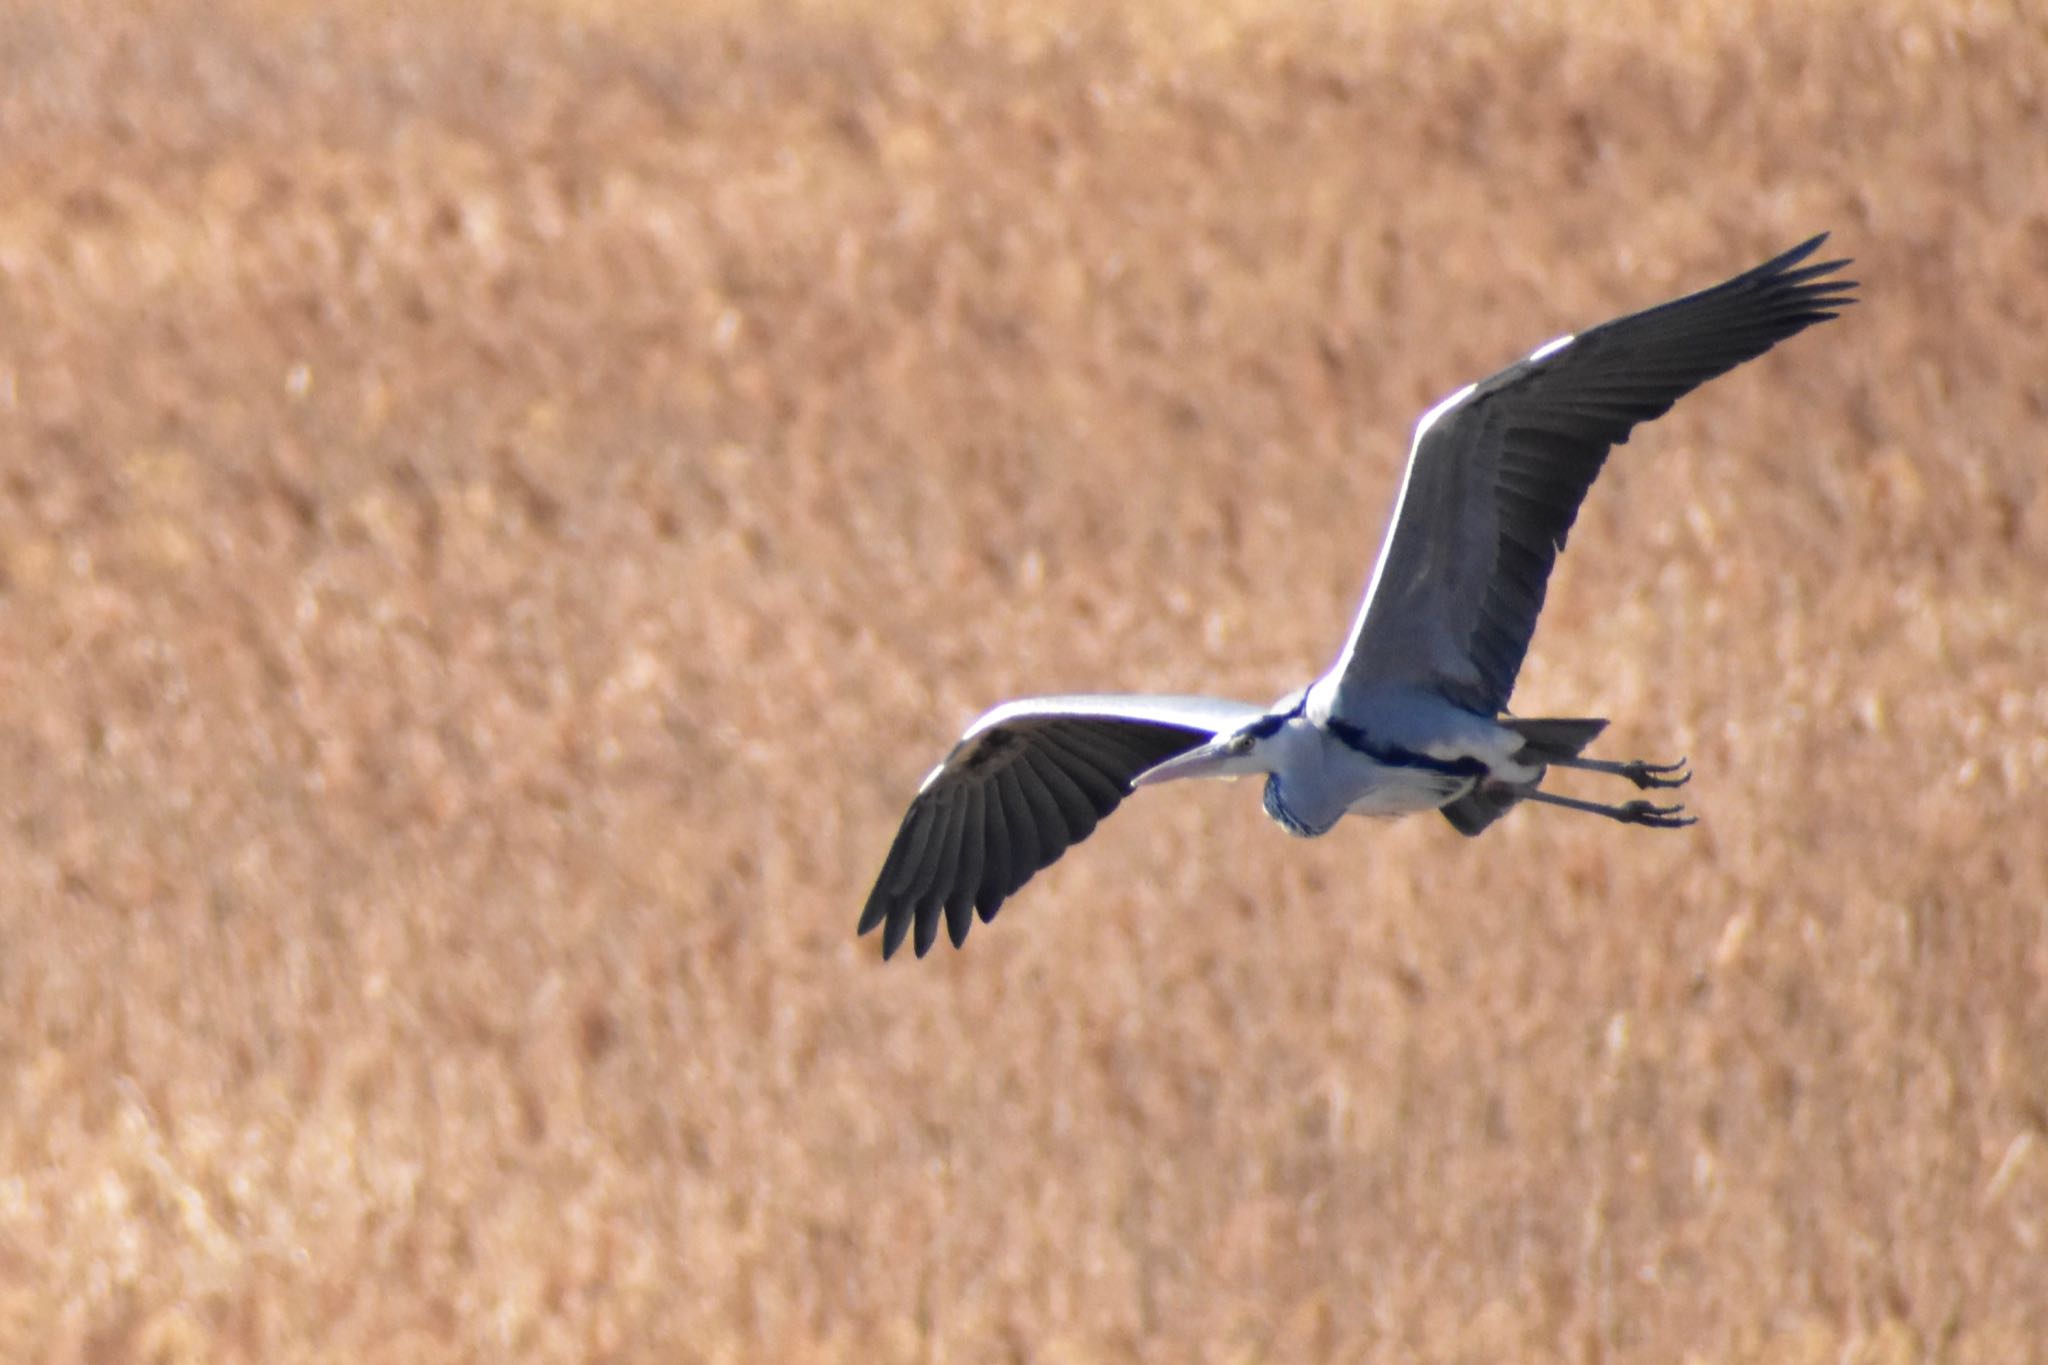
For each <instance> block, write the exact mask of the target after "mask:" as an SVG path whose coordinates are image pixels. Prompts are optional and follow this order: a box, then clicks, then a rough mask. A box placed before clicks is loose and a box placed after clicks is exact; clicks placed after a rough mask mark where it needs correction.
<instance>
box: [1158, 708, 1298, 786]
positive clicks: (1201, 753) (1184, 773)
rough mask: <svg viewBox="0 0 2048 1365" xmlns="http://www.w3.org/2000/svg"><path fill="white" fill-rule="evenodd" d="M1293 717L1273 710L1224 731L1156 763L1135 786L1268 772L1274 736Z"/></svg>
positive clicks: (1272, 763)
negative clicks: (1190, 778)
mask: <svg viewBox="0 0 2048 1365" xmlns="http://www.w3.org/2000/svg"><path fill="white" fill-rule="evenodd" d="M1291 718H1292V713H1290V712H1281V711H1273V712H1269V713H1267V714H1266V715H1263V716H1259V717H1257V718H1256V719H1254V720H1251V721H1247V722H1246V723H1245V724H1243V725H1240V726H1238V727H1237V728H1236V729H1235V730H1226V731H1224V732H1223V733H1222V734H1220V735H1218V736H1216V738H1214V739H1212V740H1210V741H1209V742H1208V743H1207V744H1200V745H1197V746H1195V747H1194V748H1192V749H1190V750H1188V751H1187V752H1186V753H1184V754H1179V755H1176V756H1175V757H1173V758H1169V759H1167V760H1166V761H1165V762H1164V763H1160V764H1156V765H1154V766H1153V767H1151V768H1148V769H1146V770H1145V771H1144V772H1142V773H1140V774H1139V775H1138V779H1137V782H1136V783H1135V785H1137V786H1140V787H1149V786H1151V785H1152V784H1153V783H1155V782H1172V781H1175V780H1177V779H1179V778H1183V777H1249V776H1252V775H1253V774H1256V773H1270V772H1272V771H1273V770H1274V768H1275V767H1276V766H1277V764H1278V762H1279V760H1278V757H1277V755H1276V754H1275V745H1276V740H1275V737H1276V736H1278V735H1279V734H1280V732H1281V729H1282V728H1283V727H1284V726H1285V725H1286V724H1287V722H1288V721H1289V720H1290V719H1291Z"/></svg>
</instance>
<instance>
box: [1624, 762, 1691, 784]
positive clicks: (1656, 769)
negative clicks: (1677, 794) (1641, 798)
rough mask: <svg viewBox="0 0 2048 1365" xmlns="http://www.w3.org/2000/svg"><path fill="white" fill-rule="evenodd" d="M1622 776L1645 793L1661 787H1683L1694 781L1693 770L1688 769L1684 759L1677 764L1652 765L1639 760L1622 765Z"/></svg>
mask: <svg viewBox="0 0 2048 1365" xmlns="http://www.w3.org/2000/svg"><path fill="white" fill-rule="evenodd" d="M1621 775H1622V776H1623V777H1625V778H1627V779H1628V780H1629V781H1631V782H1633V783H1635V784H1636V786H1638V787H1640V788H1642V789H1643V790H1644V791H1650V790H1652V789H1653V788H1661V787H1683V786H1684V785H1685V784H1686V783H1688V782H1690V781H1692V769H1690V768H1688V767H1686V765H1685V760H1684V759H1682V758H1681V759H1679V760H1678V761H1677V762H1676V763H1651V762H1649V761H1647V760H1645V759H1640V758H1638V759H1635V760H1633V761H1632V762H1628V763H1624V764H1622V765H1621Z"/></svg>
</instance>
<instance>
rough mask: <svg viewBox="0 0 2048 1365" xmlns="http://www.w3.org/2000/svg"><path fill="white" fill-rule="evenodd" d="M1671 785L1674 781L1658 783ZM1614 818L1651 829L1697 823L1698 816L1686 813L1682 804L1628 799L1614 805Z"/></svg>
mask: <svg viewBox="0 0 2048 1365" xmlns="http://www.w3.org/2000/svg"><path fill="white" fill-rule="evenodd" d="M1656 785H1659V786H1672V787H1675V786H1677V785H1678V784H1677V783H1676V782H1666V783H1658V784H1656ZM1614 818H1615V819H1617V820H1619V821H1620V822H1621V823H1622V824H1624V825H1645V826H1648V827H1649V828H1651V829H1684V828H1685V827H1686V826H1687V825H1696V824H1698V823H1699V817H1698V816H1694V815H1687V814H1686V813H1685V807H1684V806H1656V805H1652V804H1651V803H1649V802H1648V801H1630V802H1628V803H1626V804H1625V805H1620V806H1616V807H1614Z"/></svg>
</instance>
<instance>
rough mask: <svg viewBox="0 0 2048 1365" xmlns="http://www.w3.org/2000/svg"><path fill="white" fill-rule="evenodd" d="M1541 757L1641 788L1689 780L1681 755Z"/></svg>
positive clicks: (1670, 785)
mask: <svg viewBox="0 0 2048 1365" xmlns="http://www.w3.org/2000/svg"><path fill="white" fill-rule="evenodd" d="M1545 761H1546V762H1548V763H1549V764H1551V765H1552V766H1553V767H1558V768H1580V769H1583V770H1585V771H1586V772H1589V773H1611V774H1613V775H1614V776H1616V777H1625V778H1627V779H1628V780H1629V781H1631V782H1633V783H1635V784H1636V786H1637V787H1639V788H1641V789H1642V790H1644V791H1649V790H1650V789H1651V788H1659V787H1683V786H1684V785H1685V784H1686V783H1688V782H1690V781H1692V771H1691V770H1690V769H1689V768H1687V767H1686V766H1685V760H1684V759H1682V758H1681V759H1679V760H1678V761H1677V762H1676V763H1650V762H1647V761H1646V760H1644V759H1640V758H1638V759H1632V760H1630V761H1629V762H1627V763H1614V762H1610V761H1609V760H1607V759H1604V758H1552V759H1547V760H1545ZM1638 804H1640V803H1638Z"/></svg>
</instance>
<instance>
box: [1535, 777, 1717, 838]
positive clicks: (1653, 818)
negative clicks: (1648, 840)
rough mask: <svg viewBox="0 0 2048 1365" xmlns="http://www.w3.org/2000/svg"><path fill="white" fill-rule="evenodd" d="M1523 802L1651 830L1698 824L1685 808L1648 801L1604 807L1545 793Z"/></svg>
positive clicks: (1539, 792) (1538, 793)
mask: <svg viewBox="0 0 2048 1365" xmlns="http://www.w3.org/2000/svg"><path fill="white" fill-rule="evenodd" d="M1616 766H1620V765H1616ZM1522 799H1523V800H1525V801H1541V802H1543V803H1544V804H1545V805H1547V806H1563V807H1564V808H1565V809H1566V810H1582V811H1585V812H1586V813H1587V814H1588V815H1604V816H1606V817H1607V818H1608V819H1609V820H1613V821H1616V822H1617V823H1620V824H1624V825H1647V826H1649V827H1650V828H1651V829H1684V828H1685V827H1686V826H1687V825H1694V824H1698V823H1699V821H1698V819H1697V818H1696V817H1694V816H1690V815H1687V814H1685V807H1684V806H1653V805H1651V804H1650V803H1649V802H1648V801H1630V802H1628V803H1627V804H1625V805H1620V806H1603V805H1601V804H1600V803H1599V802H1598V801H1581V800H1578V799H1577V798H1576V797H1571V796H1558V795H1556V794H1554V793H1551V792H1545V791H1532V792H1524V793H1523V794H1522Z"/></svg>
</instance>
